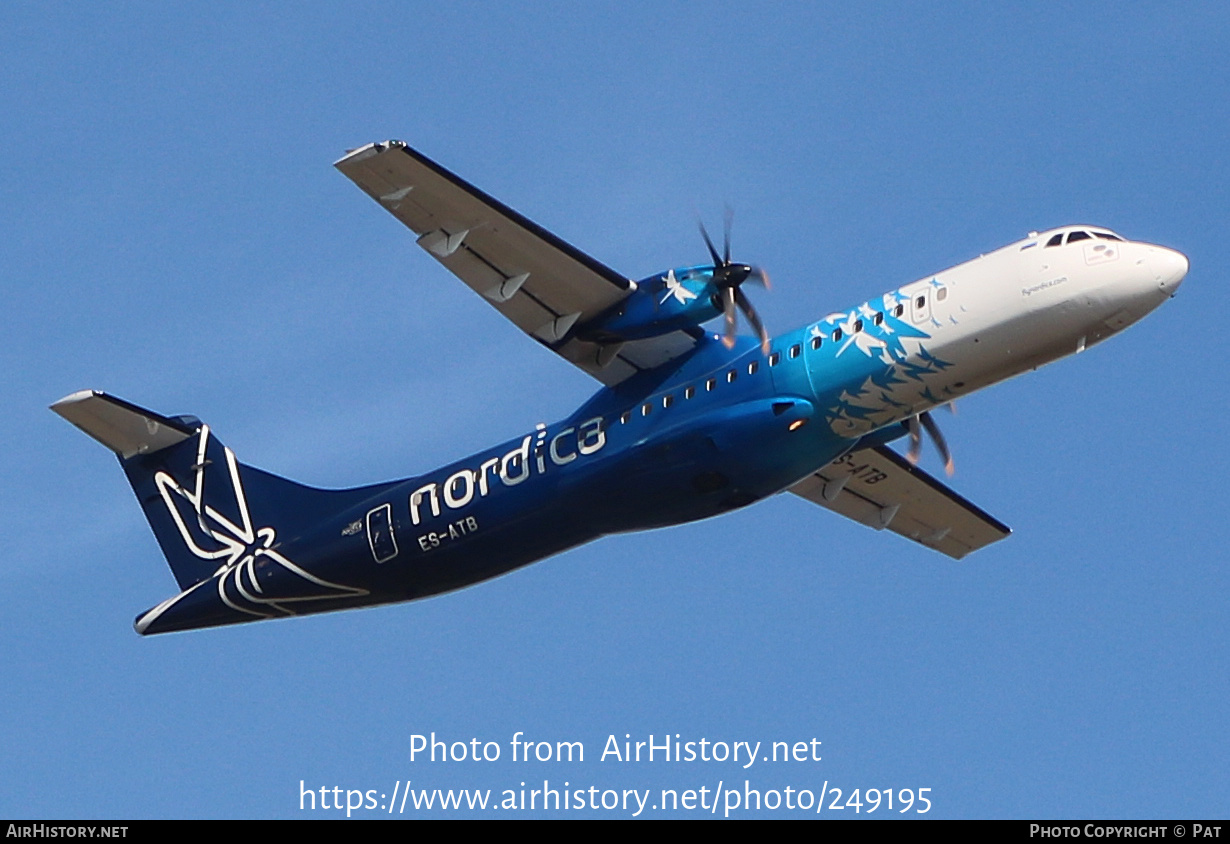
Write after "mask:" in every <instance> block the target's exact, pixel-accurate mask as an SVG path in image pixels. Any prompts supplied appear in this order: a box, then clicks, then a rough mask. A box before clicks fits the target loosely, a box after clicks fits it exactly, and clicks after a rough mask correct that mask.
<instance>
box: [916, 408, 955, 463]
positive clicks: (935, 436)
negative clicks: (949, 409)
mask: <svg viewBox="0 0 1230 844" xmlns="http://www.w3.org/2000/svg"><path fill="white" fill-rule="evenodd" d="M954 412H955V411H954ZM920 423H921V429H920ZM905 427H906V429H907V430H909V432H910V450H909V451H907V452H906V455H905V459H906V460H908V461H910V465H911V466H916V465H918V458H919V457H921V456H922V432H923V430H925V431H926V432H927V435H928V436H929V437H931V441H932V442H933V443H935V448H936V450H937V451H939V453H940V457H942V458H944V471H945V472H946V473H948V477H950V478H951V477H952V473H953V472H954V471H956V469H955V467H954V465H953V462H952V452H951V451H949V450H948V443H947V441H946V440H945V439H944V435H943V434H941V433H940V426H939V425H936V424H935V420H934V419H932V418H931V411H929V410H925V411H923V412H922V413H920V414H918V415H917V416H911V417H910V418H909V419H907V420H906V422H905Z"/></svg>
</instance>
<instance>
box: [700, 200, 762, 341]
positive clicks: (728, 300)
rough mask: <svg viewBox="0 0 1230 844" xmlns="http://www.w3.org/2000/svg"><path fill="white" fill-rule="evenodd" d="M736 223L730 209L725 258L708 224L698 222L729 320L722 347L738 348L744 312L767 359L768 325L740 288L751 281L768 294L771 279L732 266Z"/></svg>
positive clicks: (747, 266)
mask: <svg viewBox="0 0 1230 844" xmlns="http://www.w3.org/2000/svg"><path fill="white" fill-rule="evenodd" d="M733 220H734V214H733V212H732V211H731V210H730V209H729V208H727V209H726V215H725V217H724V219H723V235H724V236H723V240H722V252H721V254H719V253H718V250H717V247H716V246H714V245H713V239H712V238H711V237H709V232H708V231H707V230H706V229H705V223H704V221H698V223H699V225H700V236H701V237H703V238H704V239H705V246H706V247H708V249H709V257H710V258H712V259H713V283H714V284H715V285H716V286H717V288H718V290H719V291H721V297H722V313H723V314H724V315H725V317H726V333H725V335H724V336H723V338H722V343H723V344H724V345H725V346H726V348H728V349H731V348H734V345H735V323H736V319H737V317H736V309H737V310H740V311H743V316H744V317H746V318H747V322H748V324H749V325H750V326H751V327H752V330H753V331H755V332H756V336H757V337H759V338H760V349H761V351H762V352H764V353H765V354H766V355H767V354H768V353H769V333H768V332H767V331H765V327H764V323H763V322H762V321H761V319H760V315H759V314H757V313H756V309H755V308H754V307H753V306H752V302H751V300H750V299H748V298H747V296H746V295H745V294H744V293H743V291H742V290H740V289H739V287H740V285H742V284H743V283H744V282H745V281H751V282H753V283H755V284H759V285H760V286H761V287H763V288H765V289H766V290H767V289H768V288H769V276H768V274H767V273H766V272H765V271H764V270H762V269H761V268H760V267H753V266H751V265H750V264H736V263H732V262H731V260H730V228H731V224H732V222H733Z"/></svg>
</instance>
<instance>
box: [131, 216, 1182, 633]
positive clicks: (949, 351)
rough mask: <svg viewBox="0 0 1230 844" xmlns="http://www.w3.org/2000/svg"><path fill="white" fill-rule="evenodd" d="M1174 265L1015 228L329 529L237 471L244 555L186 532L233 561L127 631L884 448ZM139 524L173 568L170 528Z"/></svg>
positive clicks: (602, 520)
mask: <svg viewBox="0 0 1230 844" xmlns="http://www.w3.org/2000/svg"><path fill="white" fill-rule="evenodd" d="M1075 232H1081V233H1083V236H1082V237H1074V236H1073V234H1074V233H1075ZM1065 235H1066V237H1067V238H1068V239H1070V241H1071V242H1066V243H1065V242H1062V241H1063V236H1065ZM1056 237H1059V240H1060V242H1058V243H1056V242H1055V238H1056ZM1048 243H1051V244H1052V245H1048ZM1186 272H1187V261H1186V259H1185V258H1184V257H1183V256H1182V255H1180V254H1179V253H1177V252H1174V251H1172V250H1169V249H1165V248H1163V247H1159V246H1153V245H1149V244H1145V243H1135V242H1128V241H1124V240H1122V239H1119V238H1118V237H1117V236H1115V235H1113V234H1112V233H1110V232H1107V231H1106V230H1104V229H1099V228H1096V227H1089V226H1071V227H1067V228H1065V229H1061V230H1052V231H1049V232H1045V233H1043V234H1041V235H1031V236H1030V237H1029V238H1027V239H1025V240H1023V241H1019V242H1017V243H1013V244H1010V245H1008V246H1005V247H1004V248H1002V249H999V250H996V251H994V252H991V253H989V254H986V255H982V256H980V257H978V258H976V259H974V260H972V261H968V262H966V263H963V264H960V265H958V266H955V267H952V268H951V269H948V270H945V271H943V272H940V273H936V274H934V275H931V276H927V277H924V278H923V279H920V280H919V281H916V282H913V283H911V284H907V285H905V286H903V287H900V288H898V289H896V290H892V291H890V292H888V293H886V294H884V295H883V296H881V297H877V298H875V299H872V300H870V301H868V302H864V303H860V304H858V305H856V306H854V307H852V308H850V309H848V310H846V311H842V312H837V313H833V314H830V315H828V316H826V317H824V318H823V319H820V320H818V321H816V322H813V323H811V324H809V325H806V326H803V327H802V328H799V329H796V330H794V331H791V332H788V333H786V334H783V335H781V336H779V337H777V338H775V339H774V340H773V341H772V343H771V344H770V348H769V352H768V354H767V355H766V354H765V353H764V352H763V351H762V349H761V347H760V344H759V343H758V342H757V341H755V340H753V339H752V338H746V337H741V338H739V340H738V342H737V343H736V344H735V347H734V348H733V349H727V348H726V347H725V346H724V345H723V343H722V342H721V339H720V338H719V337H717V336H716V335H707V336H706V337H705V338H704V339H702V340H701V341H700V342H699V343H698V344H697V346H696V348H695V350H694V351H693V352H691V353H690V354H688V355H685V356H683V357H681V358H678V359H676V360H674V361H671V362H670V363H668V364H666V365H663V366H661V367H659V368H657V369H653V370H651V371H647V372H643V373H640V374H638V375H636V376H634V377H632V378H629V379H628V380H626V381H624V382H623V383H621V384H619V385H617V386H615V387H612V388H604V389H602V390H600V391H599V392H598V393H596V394H595V395H594V396H593V397H591V398H590V399H589V400H588V401H587V402H586V403H585V404H584V405H583V406H582V407H581V408H579V409H578V410H577V411H576V412H575V413H573V414H572V415H570V416H569V417H568V418H566V419H563V420H561V421H559V422H556V423H553V424H546V425H540V426H538V427H537V428H535V429H534V430H532V431H526V432H523V433H521V434H519V435H518V436H516V437H514V438H513V439H511V440H509V441H507V442H504V443H501V444H500V445H497V446H495V447H493V448H491V449H488V450H486V451H484V452H481V453H479V454H476V455H473V456H470V457H467V458H465V459H462V460H459V461H457V462H455V463H452V464H450V465H448V466H445V467H442V468H440V469H438V470H436V471H434V472H429V473H427V474H424V475H421V476H417V477H414V478H409V479H406V480H403V481H398V482H393V483H389V484H381V485H378V486H375V487H370V488H367V490H366V491H365V492H367V493H370V495H357V494H352V495H350V497H349V498H347V499H345V501H344V502H343V503H344V506H342V507H341V509H340V510H335V511H334V514H333V515H331V516H328V517H327V518H318V517H313V518H306V517H304V518H299V519H298V520H296V518H295V517H294V516H287V515H286V511H285V509H284V508H282V505H269V504H267V503H266V502H268V501H269V499H270V496H258V495H255V494H252V490H251V489H249V487H251V486H252V485H253V484H256V485H258V486H259V485H261V484H263V483H265V480H264V479H265V478H266V477H273V476H266V475H265V473H260V472H259V471H258V470H254V469H250V468H249V467H241V464H236V468H235V469H234V471H233V473H232V475H231V481H230V483H231V484H232V485H233V487H234V498H235V499H236V500H237V501H238V509H237V510H236V512H240V511H242V516H239V517H236V518H235V519H232V520H231V522H228V524H231V523H242V522H245V521H246V522H250V525H249V527H248V528H247V529H246V532H245V530H244V529H243V528H242V524H241V525H239V528H238V529H237V530H236V533H237V534H241V535H242V536H243V537H244V538H243V539H241V540H237V541H236V544H237V545H242V546H244V547H243V548H241V549H239V550H235V551H233V552H228V553H229V556H227V555H224V554H223V550H225V549H223V550H217V551H209V549H210V548H213V547H214V546H212V545H207V544H206V543H205V542H204V541H201V542H199V543H198V548H197V550H196V555H197V556H198V557H201V556H203V554H205V553H210V554H212V557H211V558H210V559H215V558H216V559H220V560H228V561H229V562H227V563H225V564H224V565H223V566H222V567H220V568H219V571H218V572H217V573H215V574H214V575H213V577H212V578H210V579H208V580H204V581H202V582H198V583H196V584H195V585H193V586H191V587H189V588H185V591H184V592H183V593H181V595H179V596H177V597H176V598H173V599H170V600H169V601H168V602H164V604H161V605H159V607H156V608H154V609H153V610H151V611H149V612H148V613H146V614H144V615H143V616H142V617H140V618H139V619H138V621H137V629H138V630H139V631H140V632H144V633H151V632H163V631H166V630H176V629H186V628H192V627H199V626H209V625H214V624H227V623H234V622H239V621H248V620H254V619H256V618H262V617H272V616H277V615H287V614H303V613H307V612H319V611H326V610H334V609H342V608H345V607H352V606H361V605H370V604H378V603H387V602H391V601H400V600H406V599H410V598H417V597H423V596H426V595H432V594H436V593H439V592H443V591H447V590H450V589H455V588H458V587H461V586H465V585H468V584H471V583H475V582H478V581H480V580H483V579H486V578H490V577H493V576H495V575H498V574H501V573H503V572H507V571H509V570H511V569H514V568H517V567H519V566H523V565H525V564H527V563H531V562H533V561H535V560H538V559H541V558H543V557H546V556H549V555H552V554H555V553H558V552H560V551H563V550H565V549H567V548H571V547H574V546H577V545H580V544H583V543H586V542H589V541H591V540H593V539H596V538H598V537H600V536H603V535H606V534H610V533H618V532H623V531H632V530H640V529H644V528H653V527H661V526H666V525H673V524H679V523H682V522H687V521H692V520H696V519H703V518H707V517H710V516H713V515H717V514H719V513H722V512H724V511H726V510H730V509H732V508H737V507H742V506H746V505H747V504H750V503H752V502H755V501H757V500H759V499H762V498H765V497H767V496H771V495H773V494H775V493H778V492H780V491H782V490H784V489H786V488H788V487H790V486H791V485H792V484H794V483H796V482H797V481H799V480H800V479H801V478H804V477H806V476H807V475H808V474H809V473H811V472H813V471H815V470H816V469H817V468H818V467H821V466H823V465H825V464H827V463H829V462H830V461H833V460H835V459H837V458H839V457H841V455H843V454H845V453H846V452H849V451H850V450H851V449H854V448H855V447H856V446H859V445H860V444H866V443H868V442H876V441H879V442H883V441H887V440H889V439H893V438H895V437H897V436H900V435H901V434H902V433H903V431H904V429H903V428H902V425H901V423H903V422H904V421H906V420H908V419H910V418H911V417H915V416H918V415H919V414H921V413H924V412H926V411H929V410H931V409H933V408H935V407H937V406H939V405H943V404H945V403H947V402H950V401H953V400H954V399H956V398H959V397H960V396H963V395H966V394H968V393H970V392H972V391H974V390H977V389H980V388H982V387H985V386H988V385H990V384H993V383H996V382H998V381H1002V380H1004V379H1006V378H1010V377H1013V376H1015V375H1018V374H1021V373H1023V372H1026V371H1028V370H1030V369H1034V368H1037V367H1038V366H1041V365H1042V364H1045V363H1048V362H1050V361H1053V360H1056V359H1058V358H1060V357H1064V356H1066V355H1069V354H1073V353H1076V352H1078V351H1081V350H1083V349H1085V348H1087V347H1088V346H1091V345H1093V344H1095V343H1098V342H1100V341H1102V340H1104V339H1106V338H1107V337H1109V336H1110V335H1111V334H1114V333H1116V332H1118V331H1120V330H1122V329H1123V328H1125V327H1127V326H1128V325H1130V324H1131V323H1133V322H1135V321H1136V320H1139V319H1140V318H1141V317H1143V316H1144V315H1145V314H1147V313H1148V312H1150V311H1151V310H1153V309H1154V308H1156V307H1157V306H1158V305H1160V304H1161V303H1162V302H1163V301H1165V300H1166V299H1167V298H1168V297H1170V296H1171V295H1173V293H1174V291H1175V290H1176V289H1177V287H1178V285H1179V284H1180V283H1181V281H1182V279H1183V277H1184V275H1185V274H1186ZM655 278H658V279H662V280H664V279H665V278H666V274H662V275H661V276H658V277H655ZM672 280H673V279H672ZM651 281H653V279H647V280H645V281H643V282H641V284H642V285H644V284H646V283H647V282H651ZM208 436H209V434H208V431H207V429H206V432H205V433H204V434H200V438H201V445H200V448H199V457H198V459H197V460H196V464H195V465H194V466H193V467H189V463H192V460H191V459H190V457H185V458H184V461H185V462H184V464H183V465H184V468H183V469H181V470H177V469H167V470H164V474H165V475H166V477H167V479H164V480H163V481H161V482H159V483H160V484H161V485H160V486H159V489H160V490H161V492H160V494H161V495H162V496H163V498H164V500H165V501H166V502H167V503H166V506H167V507H168V508H170V509H171V510H174V509H175V507H177V506H178V507H186V506H187V505H184V504H182V502H183V501H188V502H195V503H194V504H193V506H195V507H196V510H197V512H198V513H199V512H200V511H202V505H201V503H200V500H201V495H202V493H201V492H200V489H201V487H200V485H199V484H198V486H197V487H196V489H197V492H196V493H193V492H192V490H191V488H190V485H189V483H188V481H187V480H176V479H175V477H181V478H187V477H188V474H189V473H190V472H191V471H196V472H198V474H199V473H200V471H202V470H200V469H199V466H200V465H202V464H206V463H210V462H214V463H218V462H220V461H222V458H213V457H207V455H211V454H213V452H210V451H208V448H212V446H208V447H207V444H206V442H205V441H206V439H207V438H208ZM219 448H221V447H220V446H219ZM226 455H227V456H228V459H231V460H232V461H233V455H230V453H229V451H227V452H226ZM240 467H241V468H240ZM134 471H135V470H134ZM177 472H179V473H180V474H179V475H178V476H177V475H176V473H177ZM132 476H133V473H132V472H130V477H132ZM217 483H219V484H223V485H225V481H218V482H217ZM270 483H272V481H270ZM137 486H138V481H137V480H136V479H134V487H137ZM310 492H311V493H312V494H314V495H324V494H325V493H318V492H317V491H310ZM138 494H139V495H140V494H141V492H140V489H138ZM151 494H152V493H151ZM194 495H195V498H194V497H193V496H194ZM304 495H305V496H307V495H308V493H304ZM304 501H305V502H309V501H310V502H312V503H311V507H313V508H317V509H323V508H325V505H326V503H327V502H317V501H316V499H314V498H313V499H309V498H307V497H305V498H304ZM305 506H308V505H307V504H305ZM280 508H281V509H280ZM279 520H281V521H282V522H284V523H286V525H287V526H286V527H284V526H282V524H279ZM190 521H191V519H187V518H180V519H179V521H178V522H176V524H177V525H178V527H177V530H178V531H179V533H181V534H182V541H185V542H187V541H189V539H190V536H189V535H190V534H192V533H193V532H194V531H195V530H196V528H195V527H194V526H193V525H192V524H190ZM296 521H298V523H299V524H301V525H302V528H299V527H296V526H295V525H296ZM264 525H269V526H270V528H271V529H269V533H268V537H269V538H268V540H267V541H266V542H265V545H264V547H262V546H261V542H260V541H258V539H257V538H256V537H258V536H259V535H260V533H259V530H258V528H260V527H262V526H264ZM204 527H205V526H204V525H202V529H204ZM274 529H276V530H277V531H278V534H277V542H276V543H274V542H273V539H272V535H273V532H274ZM155 531H156V533H158V534H159V540H160V542H162V544H163V547H164V550H167V553H168V557H171V551H170V550H168V546H169V545H174V544H176V543H178V542H180V541H181V537H179V536H177V535H176V532H175V531H174V530H172V529H171V528H170V527H164V528H163V529H161V530H159V528H158V527H157V525H155ZM245 543H246V544H245ZM245 555H246V556H245ZM240 558H242V561H241V560H240ZM173 565H174V564H173ZM210 565H212V563H210ZM245 565H246V566H247V569H246V574H245V570H244V566H245ZM227 566H229V568H227ZM308 572H310V574H306V573H308ZM228 578H229V580H228ZM181 585H182V584H181Z"/></svg>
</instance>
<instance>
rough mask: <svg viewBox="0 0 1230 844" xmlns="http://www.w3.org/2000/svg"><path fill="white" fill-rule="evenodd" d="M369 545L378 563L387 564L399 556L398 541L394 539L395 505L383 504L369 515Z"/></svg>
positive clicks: (370, 511)
mask: <svg viewBox="0 0 1230 844" xmlns="http://www.w3.org/2000/svg"><path fill="white" fill-rule="evenodd" d="M367 544H368V545H370V546H371V548H372V557H374V558H375V560H376V562H377V563H387V562H388V561H389V560H391V559H393V558H394V557H396V556H397V540H396V539H394V538H393V505H391V504H381V505H380V506H379V507H376V508H374V509H372V510H369V511H368V513H367Z"/></svg>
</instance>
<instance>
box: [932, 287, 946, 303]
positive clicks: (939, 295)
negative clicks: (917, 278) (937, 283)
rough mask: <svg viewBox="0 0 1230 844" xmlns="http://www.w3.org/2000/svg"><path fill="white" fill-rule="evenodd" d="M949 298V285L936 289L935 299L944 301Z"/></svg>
mask: <svg viewBox="0 0 1230 844" xmlns="http://www.w3.org/2000/svg"><path fill="white" fill-rule="evenodd" d="M947 298H948V288H947V287H941V288H939V289H938V290H936V291H935V300H936V301H937V302H943V301H944V300H945V299H947Z"/></svg>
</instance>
